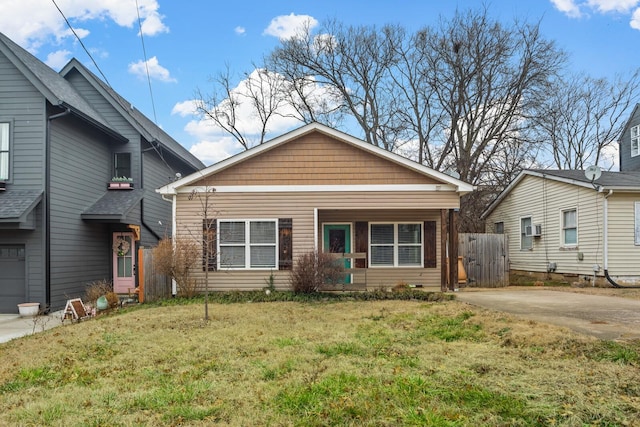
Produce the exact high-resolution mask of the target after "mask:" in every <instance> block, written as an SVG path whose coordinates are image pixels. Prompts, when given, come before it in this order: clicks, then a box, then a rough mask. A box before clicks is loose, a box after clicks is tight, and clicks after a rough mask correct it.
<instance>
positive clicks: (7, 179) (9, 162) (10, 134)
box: [0, 118, 13, 182]
mask: <svg viewBox="0 0 640 427" xmlns="http://www.w3.org/2000/svg"><path fill="white" fill-rule="evenodd" d="M0 124H6V125H7V126H9V130H8V132H7V149H6V150H1V149H0V157H1V155H2V153H7V176H6V177H4V178H3V177H0V181H2V182H11V174H12V171H13V168H12V167H11V165H12V154H13V150H12V145H13V120H3V119H1V118H0Z"/></svg>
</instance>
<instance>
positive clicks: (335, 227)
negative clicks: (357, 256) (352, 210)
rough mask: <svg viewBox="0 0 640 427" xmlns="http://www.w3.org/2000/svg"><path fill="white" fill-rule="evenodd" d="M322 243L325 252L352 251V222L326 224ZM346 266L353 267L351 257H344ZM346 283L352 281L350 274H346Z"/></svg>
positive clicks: (340, 252) (339, 252)
mask: <svg viewBox="0 0 640 427" xmlns="http://www.w3.org/2000/svg"><path fill="white" fill-rule="evenodd" d="M322 243H323V246H322V247H323V251H324V252H331V253H334V254H344V253H351V224H325V225H324V229H323V242H322ZM344 268H351V259H349V258H345V259H344ZM344 283H351V275H350V274H347V275H346V276H345V278H344Z"/></svg>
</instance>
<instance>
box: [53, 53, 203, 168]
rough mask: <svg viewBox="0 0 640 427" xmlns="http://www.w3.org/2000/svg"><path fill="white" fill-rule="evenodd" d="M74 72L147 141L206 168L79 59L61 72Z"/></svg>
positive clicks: (188, 161)
mask: <svg viewBox="0 0 640 427" xmlns="http://www.w3.org/2000/svg"><path fill="white" fill-rule="evenodd" d="M72 70H76V71H78V72H79V73H80V74H81V75H82V76H83V77H84V78H85V79H86V80H87V81H88V82H89V83H90V84H91V85H92V86H93V87H94V88H95V89H96V90H97V91H98V92H99V93H100V94H101V95H102V96H103V97H104V98H105V99H106V100H107V101H108V102H109V103H110V104H111V105H112V106H113V108H115V109H116V111H118V112H119V113H120V115H122V117H123V118H124V119H125V120H126V121H127V122H129V124H130V125H131V126H133V128H134V129H136V131H138V132H139V133H140V134H141V135H142V136H143V137H144V138H145V139H146V140H147V141H149V142H158V143H160V145H161V146H162V147H163V148H164V149H166V150H168V151H169V152H170V153H171V154H172V155H173V156H174V157H176V158H178V159H182V160H184V161H185V162H187V163H188V164H189V165H190V166H192V167H193V168H195V169H202V168H204V163H202V162H201V161H200V160H199V159H198V158H197V157H196V156H194V155H193V154H191V153H190V152H189V150H187V149H186V148H184V147H183V146H182V145H181V144H180V143H178V142H177V141H176V140H175V139H173V138H172V137H171V136H170V135H169V134H167V133H166V132H165V131H163V130H162V129H161V128H160V127H159V126H157V125H156V124H155V123H153V122H152V121H151V120H149V118H147V117H146V116H145V115H144V114H142V113H141V112H140V111H138V110H137V109H135V108H134V107H133V105H132V104H131V103H130V102H129V101H127V100H126V99H125V98H123V97H122V96H120V94H118V93H117V92H116V91H115V90H113V88H111V87H110V86H108V85H107V84H106V83H105V82H103V81H102V80H101V79H99V78H98V77H97V76H96V75H95V74H94V73H92V72H91V71H90V70H89V69H88V68H87V67H85V66H84V65H82V63H80V61H78V60H77V59H75V58H73V59H71V60H70V61H69V62H68V63H67V65H65V66H64V67H63V68H62V70H60V75H61V76H66V75H67V74H69V72H71V71H72ZM65 81H66V80H65Z"/></svg>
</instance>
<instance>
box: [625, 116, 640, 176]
mask: <svg viewBox="0 0 640 427" xmlns="http://www.w3.org/2000/svg"><path fill="white" fill-rule="evenodd" d="M637 125H640V108H638V107H636V108H635V109H634V114H633V115H632V116H631V117H630V119H629V122H628V123H627V126H626V128H625V130H624V133H623V134H622V136H621V138H620V171H621V172H628V171H640V156H635V157H631V127H633V126H637Z"/></svg>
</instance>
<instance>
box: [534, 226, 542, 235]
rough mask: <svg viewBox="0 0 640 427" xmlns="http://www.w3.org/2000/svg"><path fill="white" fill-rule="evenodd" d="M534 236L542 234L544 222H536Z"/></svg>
mask: <svg viewBox="0 0 640 427" xmlns="http://www.w3.org/2000/svg"><path fill="white" fill-rule="evenodd" d="M533 236H534V237H538V236H542V224H536V225H534V226H533Z"/></svg>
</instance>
